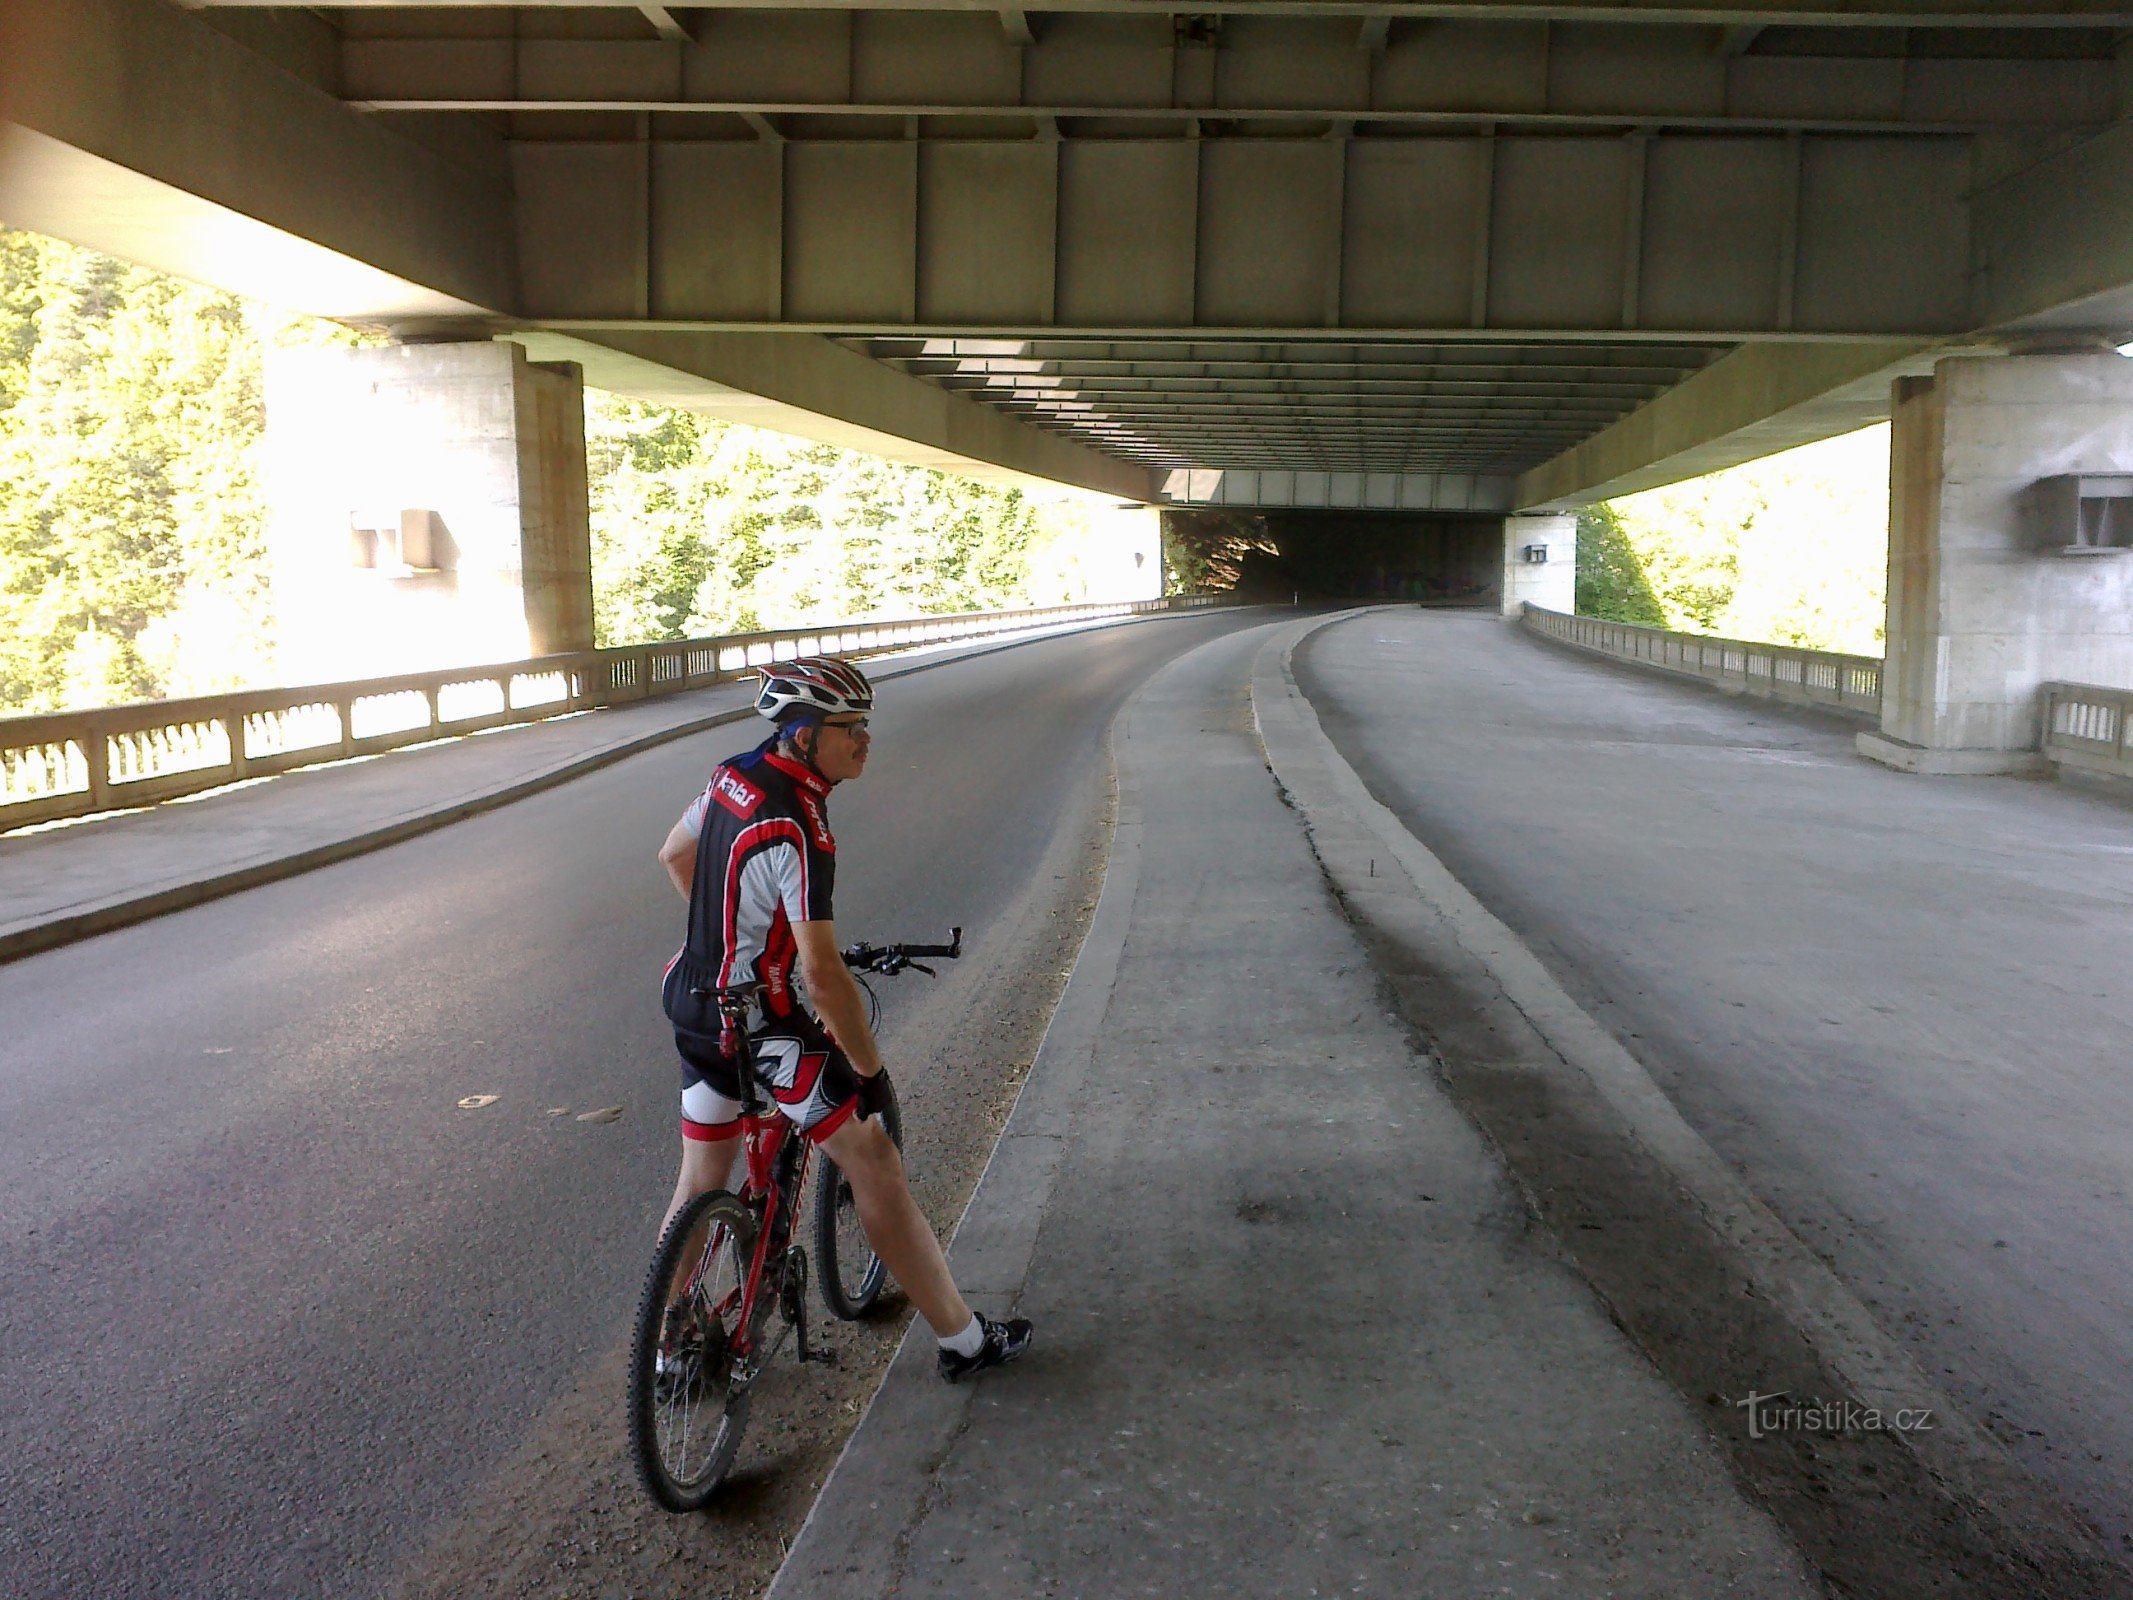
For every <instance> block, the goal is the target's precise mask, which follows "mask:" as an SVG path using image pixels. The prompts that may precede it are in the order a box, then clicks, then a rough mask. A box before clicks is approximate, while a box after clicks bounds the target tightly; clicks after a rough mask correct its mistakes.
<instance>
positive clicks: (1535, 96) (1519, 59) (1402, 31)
mask: <svg viewBox="0 0 2133 1600" xmlns="http://www.w3.org/2000/svg"><path fill="white" fill-rule="evenodd" d="M1371 103H1372V105H1374V106H1382V107H1384V108H1386V109H1388V110H1390V109H1395V108H1400V107H1408V106H1415V107H1425V106H1426V107H1437V108H1441V109H1443V110H1447V111H1492V110H1494V111H1506V112H1512V111H1541V110H1545V109H1546V107H1547V103H1548V24H1547V23H1545V22H1511V23H1501V24H1498V23H1488V22H1453V21H1441V20H1430V21H1418V22H1415V23H1413V24H1408V23H1402V22H1396V23H1394V24H1393V25H1392V32H1391V33H1390V35H1388V37H1387V40H1386V46H1385V53H1384V54H1383V55H1382V56H1380V57H1379V58H1378V61H1377V65H1376V67H1375V69H1374V70H1373V72H1372V78H1371Z"/></svg>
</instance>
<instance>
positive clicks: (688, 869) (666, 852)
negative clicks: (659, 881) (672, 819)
mask: <svg viewBox="0 0 2133 1600" xmlns="http://www.w3.org/2000/svg"><path fill="white" fill-rule="evenodd" d="M659 864H660V865H661V866H662V867H665V868H666V869H667V876H668V877H669V878H671V879H673V880H674V892H675V893H676V894H678V895H680V896H681V897H682V899H684V900H686V899H688V898H689V886H690V884H691V883H692V882H693V881H694V879H695V877H696V835H695V834H693V833H691V832H690V831H689V824H688V822H687V821H686V820H684V821H681V822H677V823H675V824H674V827H673V830H672V831H671V832H669V833H668V834H667V842H666V843H665V844H663V845H661V846H660V847H659Z"/></svg>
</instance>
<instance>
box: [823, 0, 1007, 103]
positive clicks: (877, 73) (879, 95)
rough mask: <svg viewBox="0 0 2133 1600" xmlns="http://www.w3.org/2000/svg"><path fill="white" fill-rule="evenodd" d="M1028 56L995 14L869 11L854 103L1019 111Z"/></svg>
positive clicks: (857, 53)
mask: <svg viewBox="0 0 2133 1600" xmlns="http://www.w3.org/2000/svg"><path fill="white" fill-rule="evenodd" d="M1021 93H1022V52H1021V51H1020V50H1018V49H1016V48H1015V45H1014V43H1013V41H1011V40H1010V39H1009V38H1008V37H1007V30H1006V29H1004V28H1003V27H1001V25H1000V18H999V14H998V13H997V12H992V11H861V12H857V13H855V14H854V16H853V19H852V98H853V99H854V100H855V101H858V102H860V103H861V104H875V105H1013V104H1014V103H1015V101H1016V100H1017V99H1018V98H1019V97H1020V95H1021Z"/></svg>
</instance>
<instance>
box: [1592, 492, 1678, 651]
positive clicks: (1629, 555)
mask: <svg viewBox="0 0 2133 1600" xmlns="http://www.w3.org/2000/svg"><path fill="white" fill-rule="evenodd" d="M1576 610H1577V613H1578V615H1579V616H1582V617H1605V618H1607V619H1608V620H1609V621H1611V622H1641V623H1644V624H1645V625H1646V626H1649V627H1663V626H1665V624H1666V610H1665V608H1664V607H1662V606H1661V605H1660V604H1659V597H1658V596H1657V595H1655V594H1653V593H1652V586H1651V583H1650V581H1649V580H1647V579H1646V577H1645V576H1644V563H1643V562H1642V561H1640V560H1638V559H1637V551H1636V548H1635V546H1633V545H1632V544H1631V543H1630V541H1629V535H1628V534H1627V533H1626V532H1624V531H1623V528H1622V518H1621V516H1620V514H1619V513H1618V512H1617V511H1616V510H1615V508H1614V507H1613V506H1611V505H1606V504H1602V505H1595V506H1587V507H1585V508H1584V509H1583V510H1582V511H1580V512H1579V513H1578V575H1577V602H1576Z"/></svg>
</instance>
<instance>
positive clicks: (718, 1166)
mask: <svg viewBox="0 0 2133 1600" xmlns="http://www.w3.org/2000/svg"><path fill="white" fill-rule="evenodd" d="M740 1149H741V1141H740V1137H739V1136H738V1135H736V1136H734V1137H733V1138H731V1139H684V1140H682V1141H681V1176H679V1177H678V1178H676V1179H675V1180H674V1198H673V1199H672V1200H669V1201H668V1202H667V1214H666V1215H665V1216H663V1217H661V1218H660V1219H659V1237H660V1238H662V1239H664V1238H665V1237H666V1236H667V1224H668V1223H670V1222H672V1221H673V1220H674V1213H675V1212H677V1211H679V1210H680V1209H681V1208H682V1207H683V1206H685V1205H687V1204H688V1203H689V1202H690V1201H691V1200H694V1199H695V1198H696V1197H697V1196H698V1195H700V1194H702V1193H703V1192H704V1191H705V1190H707V1189H723V1188H725V1187H726V1180H727V1179H729V1178H731V1177H732V1176H733V1158H734V1157H735V1156H736V1155H738V1154H740Z"/></svg>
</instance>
